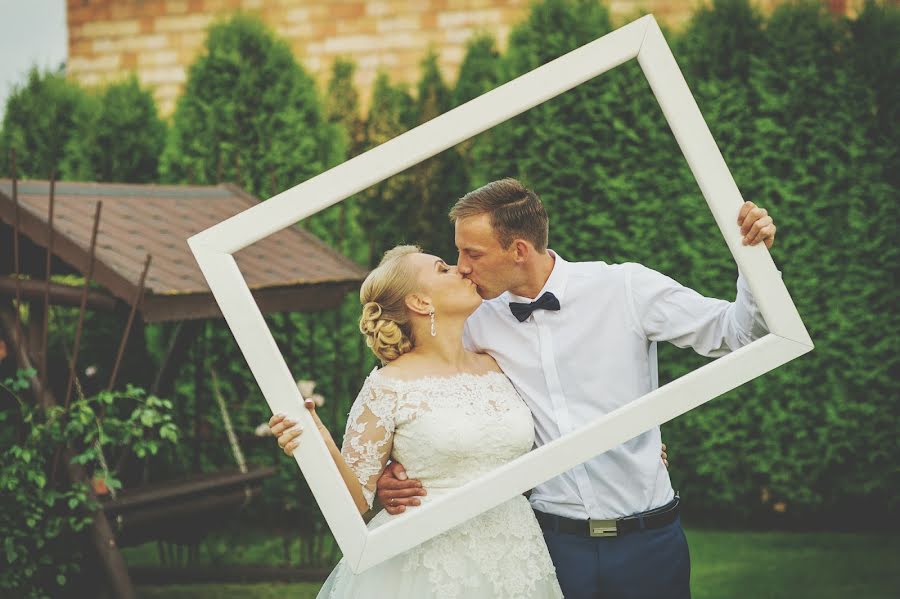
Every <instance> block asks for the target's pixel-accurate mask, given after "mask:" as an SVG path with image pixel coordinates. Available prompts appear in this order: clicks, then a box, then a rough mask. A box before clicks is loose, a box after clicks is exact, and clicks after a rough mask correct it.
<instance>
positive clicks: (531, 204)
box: [450, 179, 550, 253]
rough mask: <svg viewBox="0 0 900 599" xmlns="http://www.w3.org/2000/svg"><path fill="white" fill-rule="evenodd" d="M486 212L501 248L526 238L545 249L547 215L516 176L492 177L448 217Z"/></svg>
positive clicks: (537, 199)
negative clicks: (489, 181) (494, 178)
mask: <svg viewBox="0 0 900 599" xmlns="http://www.w3.org/2000/svg"><path fill="white" fill-rule="evenodd" d="M480 214H488V215H489V216H490V219H491V227H492V228H493V229H494V232H495V233H496V234H497V239H498V241H499V242H500V246H501V247H502V248H503V249H506V248H508V247H509V244H511V243H512V242H513V240H514V239H517V238H518V239H525V240H527V241H530V242H531V244H532V245H534V249H536V250H537V251H538V252H540V253H543V252H545V251H546V250H547V237H548V231H549V228H550V219H549V218H547V211H546V210H544V205H543V204H542V203H541V198H539V197H538V195H537V194H536V193H534V192H533V191H531V190H530V189H528V188H527V187H525V186H524V185H522V184H521V183H520V182H519V181H516V180H515V179H501V180H499V181H493V182H491V183H488V184H487V185H485V186H483V187H479V188H478V189H476V190H475V191H470V192H469V193H467V194H466V195H464V196H463V197H462V198H460V199H459V201H457V202H456V204H455V205H454V206H453V208H451V209H450V220H451V221H453V222H454V223H455V222H456V221H457V220H459V219H461V218H468V217H470V216H478V215H480Z"/></svg>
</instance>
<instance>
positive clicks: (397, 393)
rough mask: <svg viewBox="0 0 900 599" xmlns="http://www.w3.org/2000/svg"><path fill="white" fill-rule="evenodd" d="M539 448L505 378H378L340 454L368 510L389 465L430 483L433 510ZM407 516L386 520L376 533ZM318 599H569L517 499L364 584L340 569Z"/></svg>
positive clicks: (379, 570)
mask: <svg viewBox="0 0 900 599" xmlns="http://www.w3.org/2000/svg"><path fill="white" fill-rule="evenodd" d="M533 444H534V424H533V420H532V416H531V412H530V411H529V409H528V407H527V406H526V405H525V403H524V402H523V401H522V399H521V397H519V395H518V393H516V390H515V388H514V387H513V386H512V383H510V382H509V379H507V378H506V375H504V374H502V373H500V372H492V373H487V374H481V375H473V374H457V375H454V376H449V377H426V378H420V379H415V380H411V381H402V380H398V379H394V378H391V377H387V376H384V375H382V374H381V373H380V372H379V371H373V372H372V374H370V375H369V377H368V378H367V379H366V382H365V384H364V385H363V388H362V390H361V391H360V392H359V396H358V397H357V398H356V401H355V402H354V404H353V407H352V408H351V410H350V416H349V418H348V419H347V430H346V434H345V436H344V443H343V448H342V450H341V454H342V455H343V457H344V461H345V462H347V464H348V465H349V466H350V468H351V469H352V470H353V471H354V472H355V474H356V476H357V478H358V479H359V482H360V484H361V485H362V486H363V493H364V495H365V497H366V500H367V501H368V502H369V505H370V506H371V505H372V500H373V498H374V494H375V484H376V482H377V480H378V477H379V475H380V474H381V471H382V469H383V468H384V465H385V464H386V463H387V460H388V459H389V458H392V459H394V460H396V461H398V462H400V463H401V464H403V466H404V467H405V468H406V471H407V474H409V476H410V477H412V478H417V479H419V480H420V481H421V482H422V485H423V486H424V487H425V489H426V490H427V491H428V495H427V496H425V497H423V498H422V502H423V504H425V503H428V502H429V501H431V500H433V499H434V498H435V497H437V496H440V495H441V494H442V493H446V492H449V491H451V490H453V489H456V488H458V487H460V486H462V485H463V484H465V483H467V482H469V481H470V480H472V479H474V478H477V477H479V476H481V475H482V474H485V473H487V472H489V471H490V470H493V469H494V468H496V467H498V466H500V465H502V464H505V463H507V462H509V461H510V460H513V459H515V458H517V457H518V456H520V455H522V454H524V453H526V452H528V451H529V450H530V449H531V448H532V446H533ZM411 509H416V508H411ZM403 516H404V515H403V514H399V515H396V516H391V515H390V514H388V513H387V511H382V512H380V513H378V514H377V515H376V516H375V517H374V518H373V519H372V520H371V521H370V522H369V524H368V526H369V528H370V529H372V528H376V527H378V526H381V525H382V524H384V523H385V522H387V521H389V520H391V519H392V518H402V517H403ZM319 597H320V598H328V599H357V598H359V599H361V598H369V597H396V598H398V599H413V598H414V599H561V598H562V591H560V588H559V583H558V582H557V580H556V575H555V570H554V568H553V562H552V561H551V560H550V555H549V553H548V552H547V546H546V545H545V544H544V539H543V535H542V534H541V530H540V527H539V526H538V523H537V520H535V517H534V513H533V512H532V510H531V506H530V505H529V504H528V500H527V499H526V498H525V497H524V496H521V495H519V496H517V497H514V498H513V499H510V500H509V501H507V502H505V503H502V504H500V505H498V506H497V507H495V508H493V509H491V510H488V511H487V512H485V513H483V514H481V515H479V516H476V517H475V518H473V519H471V520H469V521H467V522H464V523H463V524H460V525H458V526H456V527H454V528H452V529H450V530H448V531H447V532H444V533H442V534H440V535H437V536H436V537H434V538H432V539H430V540H428V541H425V542H424V543H423V544H421V545H419V546H418V547H414V548H413V549H411V550H409V551H406V552H404V553H402V554H400V555H398V556H395V557H394V558H391V559H390V560H388V561H387V562H384V563H382V564H379V565H377V566H375V567H373V568H370V569H368V570H366V571H364V572H362V573H361V574H359V575H354V574H353V573H352V571H350V569H349V568H347V567H346V564H344V563H341V564H339V565H338V567H337V568H336V569H335V571H334V572H333V573H332V575H331V576H330V577H329V578H328V580H327V581H326V583H325V585H324V586H323V587H322V590H321V591H320V595H319Z"/></svg>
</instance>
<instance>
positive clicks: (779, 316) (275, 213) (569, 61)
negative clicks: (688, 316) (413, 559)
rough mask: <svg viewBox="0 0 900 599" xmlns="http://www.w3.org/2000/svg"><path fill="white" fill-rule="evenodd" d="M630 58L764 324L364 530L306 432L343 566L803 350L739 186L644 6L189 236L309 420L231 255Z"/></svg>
mask: <svg viewBox="0 0 900 599" xmlns="http://www.w3.org/2000/svg"><path fill="white" fill-rule="evenodd" d="M635 57H636V58H637V59H638V62H639V64H640V65H641V68H642V69H643V71H644V74H645V76H646V77H647V79H648V81H649V83H650V86H651V89H652V90H653V93H654V94H655V95H656V98H657V100H658V101H659V103H660V106H661V107H662V110H663V113H664V114H665V117H666V119H667V121H668V122H669V125H670V127H671V128H672V131H673V133H674V135H675V137H676V139H677V141H678V144H679V146H680V147H681V149H682V151H683V153H684V155H685V157H686V159H687V161H688V164H689V166H690V168H691V170H692V171H693V173H694V176H695V178H696V179H697V182H698V184H699V186H700V189H701V191H702V193H703V196H704V197H705V198H706V201H707V204H708V205H709V207H710V210H711V211H712V213H713V216H714V217H715V219H716V222H717V223H718V225H719V229H720V230H721V232H722V234H723V236H724V238H725V240H726V242H727V244H728V248H729V250H730V251H731V253H732V255H733V256H734V259H735V261H736V263H737V265H738V267H739V269H740V270H741V272H742V273H743V275H744V278H745V279H746V281H747V283H748V285H749V286H750V288H751V290H752V292H753V294H754V297H755V299H756V301H757V303H758V305H759V307H760V311H761V313H762V314H763V317H764V318H765V320H766V323H767V324H768V326H769V330H770V334H768V335H766V336H765V337H763V338H762V339H759V340H757V341H755V342H753V343H751V344H749V345H747V346H746V347H743V348H741V349H740V350H738V351H736V352H733V353H731V354H728V355H726V356H724V357H722V358H719V359H717V360H716V361H714V362H712V363H709V364H707V365H705V366H703V367H702V368H700V369H698V370H696V371H694V372H691V373H689V374H687V375H685V376H683V377H681V378H679V379H677V380H675V381H672V382H671V383H669V384H667V385H665V386H663V387H661V388H659V389H657V390H655V391H653V392H652V393H649V394H647V395H645V396H644V397H641V398H639V399H637V400H635V401H634V402H632V403H630V404H628V405H627V406H625V407H623V408H620V409H619V410H616V411H615V412H612V413H610V414H607V415H606V416H604V417H602V418H600V419H598V420H596V421H594V422H592V423H589V424H588V425H586V426H584V427H582V428H581V429H579V430H578V431H576V432H574V433H571V434H569V435H567V436H565V437H563V438H561V439H558V440H556V441H554V442H552V443H549V444H547V445H545V446H543V447H541V448H539V449H536V450H535V451H532V452H531V453H529V454H527V455H525V456H522V457H521V458H519V459H517V460H515V461H513V462H511V463H509V464H507V465H505V466H503V467H501V468H499V469H497V470H495V471H493V472H491V473H489V474H487V475H485V476H483V477H481V478H479V479H477V480H475V481H472V482H471V483H469V484H468V485H466V486H465V487H463V488H461V489H458V490H456V491H454V492H453V493H450V494H448V495H446V496H443V497H441V498H439V499H436V500H434V501H433V502H431V503H430V504H428V505H425V506H422V507H421V508H418V509H415V510H411V511H410V512H408V513H406V514H404V515H403V516H402V517H399V518H396V519H394V520H392V521H390V522H388V523H386V524H384V525H383V526H381V527H379V528H377V529H375V530H372V531H369V530H367V529H366V527H365V525H364V523H363V521H362V518H361V517H360V516H359V514H358V512H357V510H356V507H355V505H354V503H353V500H352V499H351V497H350V494H349V493H348V492H347V489H346V487H345V486H344V484H343V480H342V479H341V476H340V473H339V472H338V470H337V467H336V466H335V465H334V463H333V461H332V460H331V457H330V455H329V453H328V451H327V448H326V447H325V444H324V442H323V441H322V439H321V438H320V437H319V436H318V435H304V436H303V437H302V438H301V439H302V440H303V442H301V444H300V447H299V448H298V449H297V450H296V451H295V452H294V456H295V458H296V460H297V463H298V465H299V466H300V469H301V470H302V472H303V475H304V477H305V478H306V479H307V481H308V483H309V486H310V488H311V489H312V492H313V495H314V497H315V499H316V501H317V503H318V504H319V506H320V508H321V510H322V513H323V515H324V517H325V519H326V521H327V522H328V525H329V527H330V528H331V531H332V533H333V534H334V536H335V539H336V541H337V543H338V545H339V546H340V547H341V550H342V551H343V553H344V559H345V560H346V562H347V564H348V565H349V566H350V567H351V569H353V570H354V571H356V572H360V571H362V570H365V569H366V568H369V567H371V566H373V565H375V564H377V563H380V562H382V561H384V560H385V559H389V558H390V557H392V556H394V555H397V554H399V553H401V552H403V551H406V550H407V549H410V548H412V547H414V546H416V545H418V544H419V543H421V542H423V541H425V540H427V539H429V538H431V537H433V536H435V535H437V534H440V533H441V532H444V531H446V530H448V529H449V528H451V527H453V526H455V525H457V524H459V523H461V522H464V521H466V520H468V519H470V518H472V517H474V516H476V515H478V514H480V513H482V512H484V511H485V510H488V509H490V508H492V507H494V506H496V505H498V504H500V503H502V502H503V501H506V500H508V499H510V498H512V497H514V496H515V495H517V494H519V493H522V492H523V491H525V490H527V489H530V488H532V487H534V486H535V485H536V484H538V483H540V482H543V481H545V480H547V479H549V478H552V477H553V476H555V475H557V474H559V473H560V472H564V471H565V470H568V469H570V468H571V467H573V466H575V465H576V464H579V463H581V462H584V461H585V460H587V459H589V458H590V457H591V456H594V455H597V454H599V453H602V452H604V451H607V450H608V449H611V448H612V447H615V446H616V445H619V444H620V443H623V442H625V441H627V440H628V439H631V438H632V437H634V436H636V435H638V434H640V433H642V432H644V431H646V430H649V429H651V428H653V427H654V426H657V425H659V424H662V423H663V422H666V421H668V420H671V419H672V418H675V417H677V416H678V415H680V414H683V413H684V412H687V411H688V410H691V409H693V408H695V407H697V406H699V405H701V404H702V403H705V402H706V401H709V400H710V399H712V398H714V397H716V396H718V395H721V394H722V393H725V392H727V391H729V390H731V389H733V388H735V387H737V386H739V385H741V384H743V383H745V382H747V381H749V380H751V379H753V378H755V377H758V376H760V375H762V374H764V373H765V372H768V371H769V370H771V369H773V368H776V367H777V366H780V365H781V364H784V363H785V362H788V361H790V360H792V359H794V358H796V357H798V356H800V355H802V354H804V353H806V352H808V351H810V350H811V349H812V348H813V345H812V341H811V340H810V338H809V334H808V333H807V331H806V328H805V327H804V326H803V322H802V321H801V319H800V316H799V314H798V313H797V310H796V308H795V307H794V305H793V302H792V301H791V298H790V295H789V294H788V292H787V289H786V288H785V286H784V284H783V282H782V281H781V278H780V276H779V273H778V271H777V270H776V268H775V265H774V263H773V262H772V259H771V257H770V256H769V254H768V252H767V251H766V250H765V248H763V247H762V246H757V247H747V246H743V245H742V243H741V235H740V232H739V229H738V227H737V225H736V217H737V211H738V209H739V207H740V205H741V203H742V201H743V200H742V199H741V195H740V192H739V191H738V189H737V186H736V185H735V183H734V180H733V178H732V177H731V174H730V172H729V171H728V167H727V166H726V165H725V161H724V159H723V158H722V155H721V153H720V152H719V150H718V148H717V146H716V144H715V141H714V140H713V137H712V134H711V133H710V131H709V128H708V127H707V126H706V123H705V121H704V120H703V117H702V115H701V114H700V110H699V108H698V107H697V104H696V102H695V101H694V98H693V96H692V95H691V93H690V90H689V89H688V87H687V83H686V82H685V80H684V77H683V76H682V74H681V71H680V70H679V69H678V65H677V64H676V62H675V59H674V57H673V56H672V53H671V51H670V49H669V47H668V45H667V44H666V42H665V39H664V38H663V35H662V32H661V30H660V29H659V26H658V24H657V23H656V21H655V20H654V18H653V16H652V15H647V16H645V17H642V18H640V19H638V20H636V21H634V22H632V23H630V24H628V25H626V26H624V27H622V28H620V29H618V30H616V31H613V32H611V33H609V34H608V35H605V36H603V37H602V38H600V39H598V40H595V41H593V42H591V43H589V44H586V45H585V46H582V47H581V48H578V49H577V50H574V51H572V52H570V53H568V54H566V55H565V56H562V57H560V58H558V59H556V60H554V61H552V62H549V63H547V64H546V65H543V66H541V67H539V68H537V69H535V70H533V71H531V72H530V73H527V74H525V75H523V76H521V77H519V78H517V79H515V80H513V81H510V82H509V83H506V84H504V85H502V86H500V87H498V88H497V89H494V90H492V91H490V92H488V93H486V94H484V95H482V96H480V97H478V98H476V99H474V100H472V101H471V102H468V103H467V104H464V105H463V106H460V107H458V108H456V109H454V110H451V111H449V112H447V113H445V114H443V115H441V116H439V117H437V118H435V119H433V120H431V121H429V122H427V123H425V124H423V125H421V126H419V127H416V128H415V129H413V130H411V131H408V132H407V133H404V134H403V135H400V136H398V137H397V138H395V139H393V140H390V141H388V142H386V143H384V144H382V145H381V146H378V147H377V148H374V149H372V150H370V151H368V152H366V153H365V154H362V155H360V156H357V157H356V158H353V159H351V160H349V161H347V162H345V163H343V164H341V165H339V166H336V167H334V168H332V169H331V170H329V171H327V172H325V173H322V174H321V175H318V176H316V177H314V178H312V179H310V180H308V181H305V182H303V183H301V184H299V185H297V186H295V187H292V188H291V189H288V190H286V191H284V192H282V193H280V194H278V195H276V196H274V197H272V198H270V199H269V200H267V201H266V202H264V203H262V204H259V205H257V206H254V207H252V208H250V209H248V210H246V211H244V212H242V213H240V214H237V215H235V216H234V217H232V218H230V219H228V220H226V221H223V222H221V223H219V224H217V225H215V226H213V227H211V228H209V229H207V230H205V231H202V232H201V233H198V234H197V235H194V236H193V237H191V238H190V239H189V240H188V243H189V245H190V247H191V250H192V251H193V253H194V255H195V257H196V259H197V262H198V264H199V265H200V269H201V271H202V272H203V274H204V276H205V277H206V280H207V282H208V283H209V287H210V289H211V291H212V293H213V295H214V296H215V298H216V301H217V302H218V303H219V306H220V307H221V309H222V313H223V315H224V316H225V319H226V321H227V322H228V325H229V327H230V328H231V330H232V333H233V334H234V337H235V339H236V340H237V342H238V345H239V346H240V348H241V351H242V352H243V353H244V356H245V357H246V358H247V363H248V365H249V366H250V369H251V371H252V372H253V375H254V377H255V378H256V380H257V382H258V383H259V385H260V389H261V390H262V392H263V395H264V396H265V398H266V401H267V403H268V404H269V407H270V408H271V409H272V412H273V413H276V412H281V413H285V414H288V415H289V416H290V417H292V418H294V419H296V420H298V421H299V422H300V423H301V424H302V425H303V426H304V428H306V429H307V430H315V427H314V425H313V423H312V419H311V418H310V416H309V414H308V413H307V412H306V410H305V409H303V408H302V400H301V396H300V392H299V391H298V389H297V386H296V384H295V383H294V381H293V377H292V376H291V373H290V370H289V369H288V366H287V364H286V363H285V361H284V357H283V356H282V355H281V353H280V352H279V351H278V347H277V345H276V343H275V340H274V338H273V337H272V334H271V332H270V331H269V330H268V327H267V326H266V324H265V320H264V319H263V316H262V313H261V312H260V310H259V307H258V306H257V305H256V303H255V302H254V300H253V296H252V295H251V293H250V290H249V288H248V287H247V284H246V281H245V280H244V278H243V276H242V275H241V272H240V270H239V269H238V266H237V263H236V262H235V260H234V258H233V256H232V254H233V253H234V252H237V251H238V250H240V249H242V248H244V247H246V246H248V245H250V244H252V243H254V242H256V241H258V240H259V239H262V238H263V237H266V236H268V235H271V234H272V233H274V232H276V231H278V230H280V229H283V228H284V227H287V226H289V225H291V224H293V223H295V222H297V221H298V220H301V219H303V218H305V217H307V216H310V215H312V214H315V213H316V212H319V211H320V210H323V209H324V208H327V207H328V206H331V205H332V204H335V203H337V202H339V201H341V200H343V199H344V198H347V197H349V196H351V195H353V194H355V193H357V192H359V191H361V190H363V189H366V188H367V187H369V186H371V185H374V184H375V183H378V182H379V181H382V180H384V179H386V178H388V177H390V176H392V175H394V174H396V173H398V172H401V171H403V170H404V169H406V168H408V167H410V166H413V165H415V164H418V163H419V162H421V161H423V160H425V159H427V158H430V157H431V156H434V155H435V154H437V153H439V152H441V151H443V150H445V149H447V148H450V147H452V146H454V145H456V144H457V143H459V142H461V141H464V140H466V139H468V138H470V137H472V136H474V135H477V134H478V133H481V132H482V131H485V130H487V129H490V128H491V127H493V126H494V125H497V124H499V123H501V122H503V121H506V120H508V119H510V118H512V117H514V116H516V115H518V114H520V113H522V112H524V111H526V110H528V109H529V108H532V107H534V106H536V105H538V104H540V103H542V102H545V101H547V100H549V99H551V98H553V97H555V96H558V95H559V94H561V93H563V92H565V91H568V90H569V89H572V88H573V87H576V86H577V85H580V84H581V83H584V82H585V81H588V80H590V79H592V78H593V77H596V76H597V75H600V74H601V73H604V72H606V71H608V70H610V69H612V68H615V67H616V66H618V65H620V64H622V63H624V62H625V61H627V60H629V59H631V58H635ZM445 506H446V507H445ZM450 506H452V508H451V507H450Z"/></svg>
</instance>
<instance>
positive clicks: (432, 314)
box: [429, 308, 437, 337]
mask: <svg viewBox="0 0 900 599" xmlns="http://www.w3.org/2000/svg"><path fill="white" fill-rule="evenodd" d="M429 314H431V336H432V337H437V330H436V329H435V328H434V308H431V311H430V312H429Z"/></svg>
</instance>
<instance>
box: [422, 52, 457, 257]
mask: <svg viewBox="0 0 900 599" xmlns="http://www.w3.org/2000/svg"><path fill="white" fill-rule="evenodd" d="M437 61H438V55H437V54H436V53H435V52H431V53H429V54H428V56H426V58H425V60H424V61H422V75H421V78H420V79H419V89H418V95H417V96H416V104H415V114H416V124H417V125H420V124H422V123H426V122H428V121H430V120H431V119H433V118H435V117H437V116H440V115H441V114H443V113H445V112H447V110H449V109H450V108H451V106H450V95H451V91H450V88H449V87H448V86H447V84H446V83H445V82H444V80H443V77H442V76H441V72H440V69H439V67H438V62H437ZM410 170H411V173H412V176H413V178H414V181H415V182H414V185H415V192H414V193H415V201H414V202H412V203H411V204H409V205H407V210H408V211H409V213H410V216H409V219H410V220H409V222H408V229H407V231H409V233H410V234H411V235H412V236H413V239H414V241H415V243H417V244H418V245H419V246H420V247H421V248H422V249H423V250H425V251H426V252H428V253H431V254H435V255H437V256H441V257H442V258H444V259H446V260H447V261H450V262H452V261H453V259H452V257H453V256H455V255H456V249H455V247H456V246H455V245H454V243H453V231H452V229H451V227H450V226H449V225H448V221H447V213H448V212H449V211H450V207H451V206H452V205H453V203H454V202H456V200H457V199H459V198H460V197H462V196H463V195H464V194H465V193H466V192H467V191H468V188H469V180H468V179H469V177H468V169H467V166H466V164H465V162H464V161H463V157H462V155H461V154H460V152H459V150H458V149H457V148H450V149H448V150H444V151H443V152H441V153H440V154H438V155H437V156H434V157H432V158H429V159H428V160H425V161H423V162H420V163H419V164H417V165H415V166H414V167H412V169H410Z"/></svg>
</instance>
